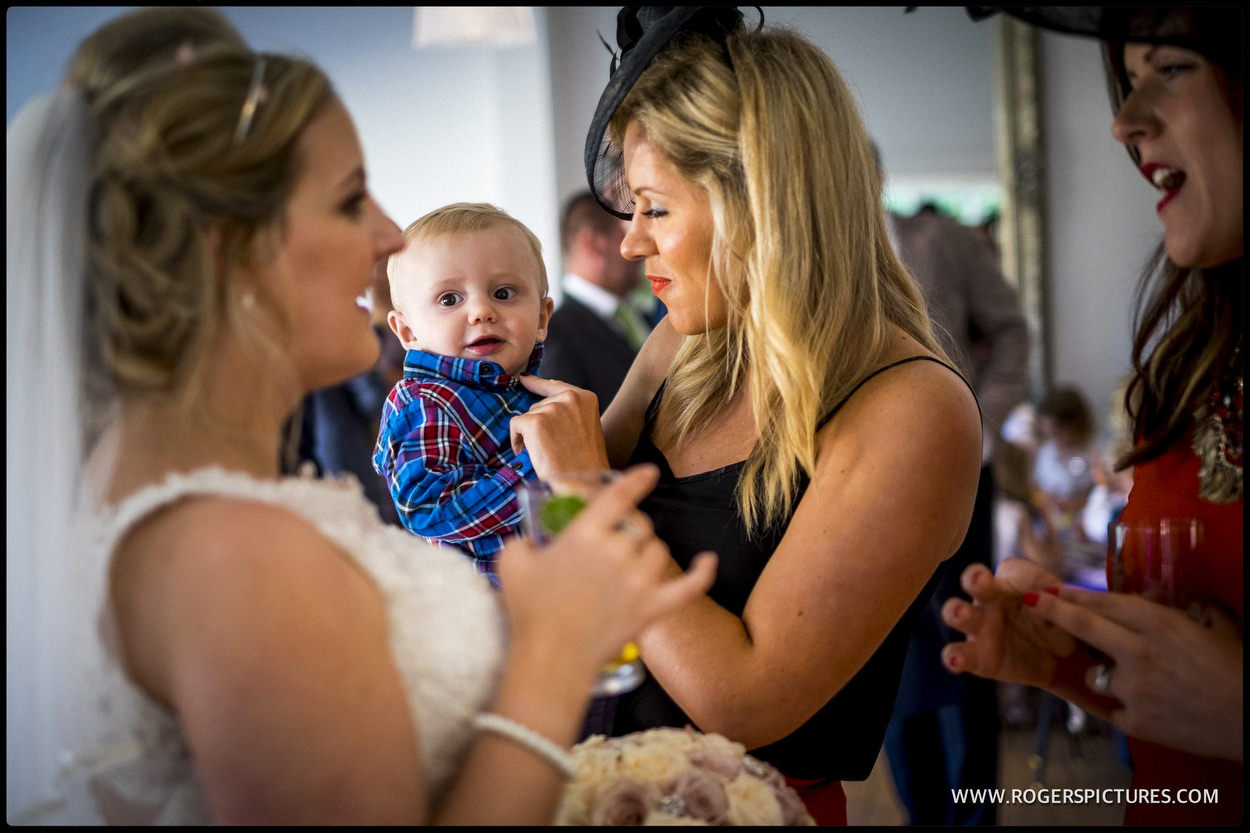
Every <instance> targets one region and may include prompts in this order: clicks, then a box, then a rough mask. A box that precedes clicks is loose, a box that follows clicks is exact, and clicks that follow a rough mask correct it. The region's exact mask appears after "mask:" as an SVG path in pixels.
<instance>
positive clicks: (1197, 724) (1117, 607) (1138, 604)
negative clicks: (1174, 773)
mask: <svg viewBox="0 0 1250 833" xmlns="http://www.w3.org/2000/svg"><path fill="white" fill-rule="evenodd" d="M1027 615H1028V616H1029V617H1031V618H1033V619H1034V620H1036V621H1037V622H1041V623H1051V624H1053V625H1054V626H1057V627H1060V628H1063V629H1064V630H1065V631H1067V632H1069V633H1071V634H1072V635H1073V636H1074V637H1076V638H1078V639H1080V640H1081V641H1083V642H1085V643H1087V644H1089V645H1091V646H1093V647H1094V648H1095V649H1097V650H1099V651H1101V652H1102V653H1103V654H1105V655H1106V656H1105V657H1104V658H1103V659H1102V664H1104V665H1106V666H1108V667H1110V668H1111V673H1110V676H1109V678H1108V685H1107V687H1106V694H1108V695H1110V696H1111V697H1113V698H1115V699H1116V700H1117V701H1119V705H1117V706H1115V707H1114V708H1112V710H1111V712H1110V716H1109V718H1108V719H1109V720H1110V721H1111V723H1113V724H1114V725H1116V726H1118V727H1119V728H1120V729H1123V730H1124V732H1125V733H1127V734H1128V735H1131V736H1132V737H1136V738H1141V739H1143V740H1148V741H1153V742H1155V743H1160V744H1163V745H1165V746H1171V747H1174V748H1177V749H1183V750H1185V751H1186V752H1192V753H1194V754H1198V755H1208V756H1212V757H1219V758H1229V759H1232V760H1237V761H1240V760H1242V759H1243V744H1242V709H1243V700H1242V691H1243V689H1242V632H1241V627H1240V625H1239V624H1238V623H1237V622H1236V621H1235V620H1233V619H1232V618H1231V617H1230V616H1229V615H1228V614H1227V613H1225V612H1224V611H1223V610H1222V609H1219V608H1217V607H1215V606H1213V605H1207V606H1205V607H1202V608H1201V609H1196V610H1195V611H1194V612H1193V613H1192V614H1188V615H1187V614H1186V613H1185V612H1183V611H1180V610H1177V609H1175V608H1171V607H1167V606H1164V605H1161V604H1158V603H1156V602H1152V601H1149V600H1147V599H1143V598H1141V597H1139V596H1128V595H1124V594H1122V593H1097V592H1091V591H1087V590H1080V589H1077V588H1071V587H1065V588H1063V589H1061V590H1060V591H1059V594H1058V596H1057V597H1055V596H1046V595H1043V596H1041V597H1039V598H1038V599H1037V601H1036V604H1035V606H1034V607H1032V608H1031V609H1030V610H1029V611H1028V614H1027ZM1094 676H1095V671H1094V670H1093V669H1090V670H1088V671H1087V672H1086V675H1085V680H1084V682H1085V684H1086V685H1087V686H1089V687H1091V689H1092V687H1093V685H1094Z"/></svg>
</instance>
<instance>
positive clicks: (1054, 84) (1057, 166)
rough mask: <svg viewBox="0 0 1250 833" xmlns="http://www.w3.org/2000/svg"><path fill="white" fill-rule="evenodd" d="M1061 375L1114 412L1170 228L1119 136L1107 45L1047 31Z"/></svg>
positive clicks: (1058, 378) (1052, 310)
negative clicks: (1136, 312)
mask: <svg viewBox="0 0 1250 833" xmlns="http://www.w3.org/2000/svg"><path fill="white" fill-rule="evenodd" d="M1042 60H1043V74H1044V76H1045V78H1044V81H1045V83H1044V85H1043V89H1044V91H1045V96H1044V100H1043V102H1042V108H1043V124H1044V137H1043V141H1044V142H1045V145H1046V156H1047V168H1046V190H1047V211H1046V223H1047V226H1048V232H1049V233H1048V238H1049V239H1048V245H1047V251H1046V256H1047V258H1048V260H1049V263H1048V266H1049V268H1048V270H1047V282H1048V286H1047V289H1048V293H1049V305H1048V306H1049V309H1048V310H1047V318H1048V321H1049V325H1050V334H1049V335H1050V345H1051V373H1052V375H1053V377H1054V381H1055V383H1056V384H1073V385H1075V386H1076V387H1078V388H1079V389H1080V390H1081V392H1082V393H1084V394H1085V397H1086V398H1087V399H1088V400H1089V403H1090V405H1091V406H1092V407H1093V408H1095V409H1096V412H1097V413H1099V414H1100V415H1103V416H1102V418H1103V419H1104V428H1105V427H1106V425H1105V419H1106V414H1108V413H1109V409H1110V407H1111V401H1110V400H1111V396H1112V393H1113V391H1114V390H1115V387H1116V385H1117V384H1118V383H1119V381H1120V379H1121V377H1122V376H1123V375H1124V374H1126V373H1128V371H1129V369H1130V365H1129V354H1130V350H1131V347H1132V329H1131V328H1132V322H1131V316H1132V305H1133V303H1132V302H1133V298H1134V297H1135V294H1136V290H1137V280H1138V277H1139V275H1140V274H1141V270H1142V267H1143V266H1144V265H1145V263H1146V261H1147V259H1148V258H1149V256H1150V254H1151V253H1152V252H1153V251H1154V248H1155V246H1156V245H1157V244H1158V243H1159V241H1160V240H1161V239H1162V236H1163V235H1162V226H1161V225H1160V224H1159V221H1158V219H1157V218H1156V217H1155V213H1154V205H1155V203H1156V202H1157V201H1158V196H1157V194H1156V193H1155V190H1154V188H1153V187H1151V185H1150V184H1149V183H1147V182H1146V180H1145V178H1143V177H1142V175H1141V174H1140V173H1138V171H1137V169H1136V167H1135V166H1134V165H1133V163H1132V161H1131V160H1130V159H1129V156H1128V153H1127V152H1126V151H1125V150H1124V146H1123V145H1121V144H1120V143H1118V142H1116V141H1114V140H1113V139H1112V137H1111V105H1110V102H1109V99H1108V97H1107V93H1106V91H1105V87H1104V85H1103V81H1102V79H1103V70H1102V57H1101V52H1100V49H1099V46H1098V44H1097V42H1095V41H1091V40H1087V39H1084V38H1073V37H1065V36H1062V35H1056V34H1044V35H1043V36H1042Z"/></svg>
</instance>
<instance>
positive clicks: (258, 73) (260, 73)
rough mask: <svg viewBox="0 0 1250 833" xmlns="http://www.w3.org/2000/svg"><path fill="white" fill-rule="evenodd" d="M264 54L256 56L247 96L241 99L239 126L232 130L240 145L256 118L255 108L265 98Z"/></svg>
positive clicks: (236, 143)
mask: <svg viewBox="0 0 1250 833" xmlns="http://www.w3.org/2000/svg"><path fill="white" fill-rule="evenodd" d="M264 80H265V56H264V55H260V56H258V57H257V58H256V68H255V69H254V70H252V83H251V84H250V85H249V86H248V88H247V97H246V98H244V99H243V109H242V110H240V111H239V126H238V127H236V128H235V131H234V143H235V145H240V144H242V143H243V140H244V139H246V138H247V134H248V132H249V131H250V130H251V129H252V120H253V119H255V118H256V109H257V108H258V107H260V105H261V102H263V101H264V100H265V88H264V86H263V82H264Z"/></svg>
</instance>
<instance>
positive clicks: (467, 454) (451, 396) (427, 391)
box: [373, 343, 543, 587]
mask: <svg viewBox="0 0 1250 833" xmlns="http://www.w3.org/2000/svg"><path fill="white" fill-rule="evenodd" d="M542 353H543V345H542V344H541V343H540V344H536V345H535V346H534V350H533V352H532V353H530V358H529V364H528V365H527V366H526V369H525V372H526V373H527V374H533V373H536V372H537V370H538V365H539V362H540V361H541V360H542ZM541 398H542V397H540V396H538V395H537V394H534V393H531V392H530V391H528V390H526V389H525V388H524V387H523V386H522V385H521V383H520V381H519V380H518V379H517V378H516V377H515V376H509V375H507V374H506V373H504V371H503V367H501V366H500V365H498V364H496V363H495V362H491V361H480V360H476V359H458V358H452V357H450V356H441V355H437V354H434V353H426V352H424V351H422V350H409V351H408V352H407V354H405V356H404V378H403V379H401V380H400V381H399V383H398V384H396V385H395V387H394V388H393V389H392V390H391V393H390V395H389V396H388V397H387V398H386V404H385V405H383V406H382V423H381V427H380V428H379V431H378V442H377V445H376V446H375V447H374V450H373V467H374V469H376V470H377V472H378V474H380V475H382V476H383V477H384V478H385V479H386V483H387V486H388V488H389V489H390V492H391V498H392V499H393V500H394V501H395V508H396V509H397V510H398V512H399V518H400V521H401V522H402V523H403V525H404V526H405V527H407V528H408V529H409V530H411V531H412V532H414V533H416V534H417V535H420V536H421V537H422V538H425V539H426V540H427V541H430V542H431V543H436V544H440V545H446V546H454V547H457V548H459V549H461V550H462V551H464V552H465V554H466V555H468V556H469V557H470V558H472V560H473V563H474V566H475V567H476V568H477V570H478V572H481V573H484V574H485V575H487V576H488V577H489V578H490V581H491V583H492V584H493V585H495V586H496V587H498V585H499V580H498V577H497V576H496V575H495V556H496V555H497V554H498V552H499V550H501V549H503V545H504V541H505V540H506V539H507V538H508V537H510V536H512V535H515V534H516V533H517V532H518V531H519V527H520V523H521V509H520V504H519V501H518V499H517V494H516V487H517V485H518V484H519V483H521V481H523V480H532V479H534V478H535V474H534V467H533V465H532V464H531V463H530V458H529V454H528V453H527V452H524V451H523V452H521V453H520V454H515V453H513V451H512V443H511V439H510V437H509V433H508V429H509V423H510V422H511V421H512V417H514V416H517V415H519V414H523V413H525V412H526V411H528V410H529V408H530V406H531V405H533V404H534V403H535V402H537V401H538V400H539V399H541Z"/></svg>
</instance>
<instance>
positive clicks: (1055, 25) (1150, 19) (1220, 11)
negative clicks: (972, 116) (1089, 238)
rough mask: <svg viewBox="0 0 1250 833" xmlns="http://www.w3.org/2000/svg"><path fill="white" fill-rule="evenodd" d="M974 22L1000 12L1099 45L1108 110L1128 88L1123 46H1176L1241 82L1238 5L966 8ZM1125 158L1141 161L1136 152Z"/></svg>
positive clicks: (1114, 108)
mask: <svg viewBox="0 0 1250 833" xmlns="http://www.w3.org/2000/svg"><path fill="white" fill-rule="evenodd" d="M964 8H965V9H966V10H967V12H968V16H969V17H971V18H972V19H973V20H977V21H979V20H984V19H985V18H987V17H990V16H992V15H995V14H998V13H999V12H1002V13H1003V14H1006V15H1010V16H1011V17H1014V18H1016V19H1018V20H1022V21H1024V22H1025V23H1030V24H1032V25H1034V26H1038V27H1040V28H1043V29H1049V30H1051V31H1053V32H1060V33H1063V34H1068V35H1083V36H1086V37H1091V38H1097V39H1098V40H1100V41H1102V56H1103V66H1104V68H1105V70H1106V74H1107V88H1108V92H1109V93H1110V96H1111V107H1112V111H1113V112H1118V111H1119V109H1120V106H1121V105H1122V104H1123V103H1124V100H1125V99H1126V98H1127V97H1128V94H1129V92H1130V91H1131V90H1132V84H1131V83H1129V79H1128V73H1127V71H1126V70H1125V67H1124V56H1123V47H1124V45H1125V44H1128V43H1146V44H1159V45H1168V46H1179V47H1181V48H1183V49H1188V50H1191V51H1193V52H1197V53H1198V54H1199V55H1202V56H1203V57H1204V58H1206V59H1207V60H1209V61H1211V62H1212V63H1213V64H1215V65H1216V66H1218V67H1220V68H1222V69H1223V70H1224V71H1225V72H1226V73H1227V74H1228V75H1229V76H1231V77H1232V78H1233V79H1236V80H1237V82H1239V83H1240V81H1241V79H1242V77H1243V74H1242V61H1243V54H1244V51H1245V45H1244V41H1243V37H1244V34H1243V32H1244V30H1243V24H1244V12H1243V10H1242V9H1241V7H1240V6H965V7H964ZM1128 154H1129V156H1130V157H1131V158H1132V159H1133V161H1134V162H1135V163H1140V161H1141V160H1140V157H1139V153H1138V151H1137V148H1136V147H1134V146H1132V145H1129V146H1128Z"/></svg>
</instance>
